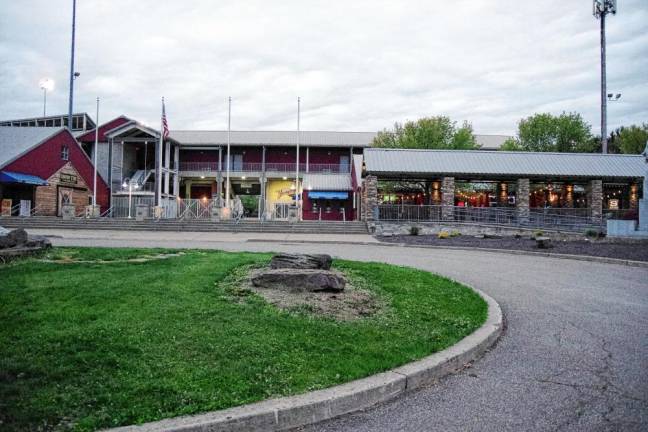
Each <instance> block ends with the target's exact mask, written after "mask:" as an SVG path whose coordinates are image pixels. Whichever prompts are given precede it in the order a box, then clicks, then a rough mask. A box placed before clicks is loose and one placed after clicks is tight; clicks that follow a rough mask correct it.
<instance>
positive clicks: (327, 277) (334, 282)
mask: <svg viewBox="0 0 648 432" xmlns="http://www.w3.org/2000/svg"><path fill="white" fill-rule="evenodd" d="M251 281H252V285H254V286H255V287H259V288H271V289H278V290H285V291H290V292H320V291H325V292H340V291H342V290H344V287H345V285H346V279H345V278H344V276H343V275H342V274H341V273H340V272H337V271H331V270H322V269H292V268H279V269H270V270H262V271H259V272H258V273H256V274H254V275H253V276H252V278H251Z"/></svg>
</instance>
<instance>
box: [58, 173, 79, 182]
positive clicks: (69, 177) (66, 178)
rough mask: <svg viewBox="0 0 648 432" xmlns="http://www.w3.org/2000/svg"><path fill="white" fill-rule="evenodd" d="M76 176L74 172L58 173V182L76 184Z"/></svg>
mask: <svg viewBox="0 0 648 432" xmlns="http://www.w3.org/2000/svg"><path fill="white" fill-rule="evenodd" d="M77 181H78V179H77V176H75V175H74V174H67V173H61V174H59V182H61V183H67V184H77Z"/></svg>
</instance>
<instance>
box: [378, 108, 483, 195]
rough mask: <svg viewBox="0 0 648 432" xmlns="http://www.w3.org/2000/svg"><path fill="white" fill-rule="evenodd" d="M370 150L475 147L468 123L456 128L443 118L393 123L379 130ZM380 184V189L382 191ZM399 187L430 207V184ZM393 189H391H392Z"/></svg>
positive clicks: (422, 182)
mask: <svg viewBox="0 0 648 432" xmlns="http://www.w3.org/2000/svg"><path fill="white" fill-rule="evenodd" d="M372 146H373V147H383V148H408V149H442V150H474V149H478V148H479V146H478V145H477V142H476V141H475V135H474V134H473V129H472V126H471V125H470V123H468V122H464V123H463V124H462V125H461V126H460V127H457V124H456V122H453V121H452V120H450V118H449V117H446V116H436V117H424V118H421V119H418V120H417V121H408V122H406V123H405V124H404V125H403V124H400V123H395V124H394V128H393V129H392V130H387V129H385V130H383V131H382V132H379V133H378V135H377V136H376V137H375V138H374V140H373V144H372ZM386 187H387V186H386V185H383V190H386ZM398 187H399V188H402V189H404V190H410V189H417V190H420V191H422V192H423V193H424V194H425V203H426V204H431V199H432V181H431V180H422V181H414V182H400V183H399V185H398ZM392 190H393V189H392Z"/></svg>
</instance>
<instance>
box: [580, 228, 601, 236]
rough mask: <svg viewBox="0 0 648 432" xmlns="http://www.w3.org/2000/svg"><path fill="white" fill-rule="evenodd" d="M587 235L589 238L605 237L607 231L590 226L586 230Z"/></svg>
mask: <svg viewBox="0 0 648 432" xmlns="http://www.w3.org/2000/svg"><path fill="white" fill-rule="evenodd" d="M585 236H586V237H589V238H603V237H605V233H604V232H603V231H600V230H597V229H593V228H590V229H588V230H587V231H585Z"/></svg>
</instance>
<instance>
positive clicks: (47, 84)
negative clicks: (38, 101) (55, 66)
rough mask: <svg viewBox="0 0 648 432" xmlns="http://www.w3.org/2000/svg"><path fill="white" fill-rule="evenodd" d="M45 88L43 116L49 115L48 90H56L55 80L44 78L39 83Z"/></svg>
mask: <svg viewBox="0 0 648 432" xmlns="http://www.w3.org/2000/svg"><path fill="white" fill-rule="evenodd" d="M38 84H39V85H40V88H41V89H42V90H43V117H45V116H46V115H47V92H48V91H52V90H54V80H53V79H50V78H43V79H41V80H40V81H39V83H38Z"/></svg>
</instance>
